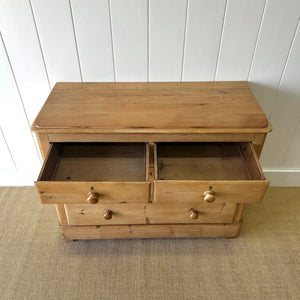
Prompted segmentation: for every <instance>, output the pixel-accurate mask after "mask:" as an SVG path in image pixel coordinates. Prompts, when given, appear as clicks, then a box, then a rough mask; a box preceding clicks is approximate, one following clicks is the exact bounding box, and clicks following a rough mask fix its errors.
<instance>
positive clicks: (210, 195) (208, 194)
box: [203, 191, 216, 203]
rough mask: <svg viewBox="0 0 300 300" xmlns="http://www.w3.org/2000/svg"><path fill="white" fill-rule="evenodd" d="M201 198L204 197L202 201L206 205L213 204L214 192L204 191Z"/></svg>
mask: <svg viewBox="0 0 300 300" xmlns="http://www.w3.org/2000/svg"><path fill="white" fill-rule="evenodd" d="M203 196H204V198H203V200H204V201H205V202H208V203H211V202H214V201H215V199H216V198H215V192H213V191H206V192H204V193H203Z"/></svg>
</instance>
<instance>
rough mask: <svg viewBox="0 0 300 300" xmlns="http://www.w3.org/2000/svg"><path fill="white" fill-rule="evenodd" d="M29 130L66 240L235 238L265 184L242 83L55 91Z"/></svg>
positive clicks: (41, 181) (254, 120) (45, 194)
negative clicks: (247, 209) (246, 206)
mask: <svg viewBox="0 0 300 300" xmlns="http://www.w3.org/2000/svg"><path fill="white" fill-rule="evenodd" d="M32 130H33V131H34V132H35V133H36V136H37V140H38V142H39V147H40V150H41V153H42V156H43V159H44V164H43V167H42V170H41V172H40V175H39V177H38V180H37V181H36V182H35V186H36V188H37V191H38V194H39V197H40V200H41V202H42V203H44V204H54V205H55V206H56V210H57V214H58V218H59V223H60V224H59V228H60V231H61V233H62V235H63V236H64V238H65V239H66V240H77V239H104V238H152V237H235V236H237V235H238V233H239V230H240V227H241V224H242V216H243V210H244V204H245V203H253V202H259V201H261V200H262V198H263V195H264V193H265V191H266V189H267V186H268V184H269V183H268V181H267V180H266V179H265V177H264V174H263V172H262V169H261V167H260V164H259V161H258V157H259V155H260V153H261V150H262V147H263V144H264V140H265V137H266V134H267V133H268V132H269V131H270V130H271V126H270V124H269V123H268V120H267V118H266V116H265V115H264V113H263V111H262V109H261V108H260V106H259V104H258V103H257V101H256V99H255V98H254V96H253V94H252V93H251V91H250V89H249V87H248V85H247V83H246V82H193V83H192V82H186V83H67V82H64V83H57V84H56V85H55V87H54V88H53V90H52V92H51V93H50V95H49V97H48V99H47V101H46V103H45V104H44V106H43V108H42V109H41V111H40V113H39V114H38V116H37V118H36V120H35V121H34V123H33V125H32Z"/></svg>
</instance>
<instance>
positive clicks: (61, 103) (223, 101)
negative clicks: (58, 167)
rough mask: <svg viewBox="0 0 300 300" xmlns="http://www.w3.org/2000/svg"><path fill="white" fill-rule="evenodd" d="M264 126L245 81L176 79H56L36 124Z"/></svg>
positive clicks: (189, 128) (155, 128)
mask: <svg viewBox="0 0 300 300" xmlns="http://www.w3.org/2000/svg"><path fill="white" fill-rule="evenodd" d="M62 112H63V113H62ZM266 127H268V121H267V118H266V116H265V115H264V113H263V111H262V109H261V108H260V106H259V104H258V102H257V101H256V99H255V97H254V96H253V94H252V93H251V91H250V89H249V87H248V85H247V83H246V82H182V83H174V82H173V83H58V84H56V85H55V87H54V89H53V90H52V92H51V94H50V95H49V97H48V100H47V101H46V103H45V105H44V106H43V108H42V110H41V111H40V113H39V115H38V116H37V118H36V120H35V122H34V124H33V126H32V129H33V130H36V131H39V130H44V131H48V130H51V129H52V130H53V129H55V130H56V132H57V133H58V132H59V131H60V130H63V129H65V130H66V129H67V130H72V132H87V130H94V131H95V132H98V133H104V132H106V133H120V132H123V133H124V132H152V133H157V132H168V131H169V132H170V131H171V132H173V133H180V132H183V133H193V132H195V131H196V132H197V130H199V129H211V128H214V129H217V128H222V129H223V130H224V129H225V130H226V129H230V128H235V129H236V128H240V129H244V128H247V129H249V128H258V129H262V128H266Z"/></svg>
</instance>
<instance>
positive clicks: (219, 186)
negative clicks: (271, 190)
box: [153, 180, 269, 203]
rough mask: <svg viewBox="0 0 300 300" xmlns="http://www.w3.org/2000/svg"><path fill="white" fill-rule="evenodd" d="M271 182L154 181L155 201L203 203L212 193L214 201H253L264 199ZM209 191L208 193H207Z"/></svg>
mask: <svg viewBox="0 0 300 300" xmlns="http://www.w3.org/2000/svg"><path fill="white" fill-rule="evenodd" d="M268 184H269V182H268V181H266V180H257V181H255V180H254V181H251V180H247V181H233V180H223V181H219V180H215V181H197V180H195V181H189V180H186V181H185V180H182V181H180V180H178V181H177V180H174V181H173V180H166V181H154V199H153V202H154V203H164V202H173V203H182V202H187V201H188V202H194V203H202V202H205V199H206V201H207V199H208V197H206V198H205V196H206V195H209V194H210V193H211V194H212V195H213V197H212V198H211V199H210V201H212V202H213V203H223V202H226V203H253V202H259V201H261V200H262V198H263V196H264V193H265V191H266V189H267V187H268ZM207 192H208V193H207Z"/></svg>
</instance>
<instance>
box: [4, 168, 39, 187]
mask: <svg viewBox="0 0 300 300" xmlns="http://www.w3.org/2000/svg"><path fill="white" fill-rule="evenodd" d="M38 174H39V173H38V171H32V170H31V171H1V172H0V186H33V185H34V181H35V180H36V179H37V177H38Z"/></svg>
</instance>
